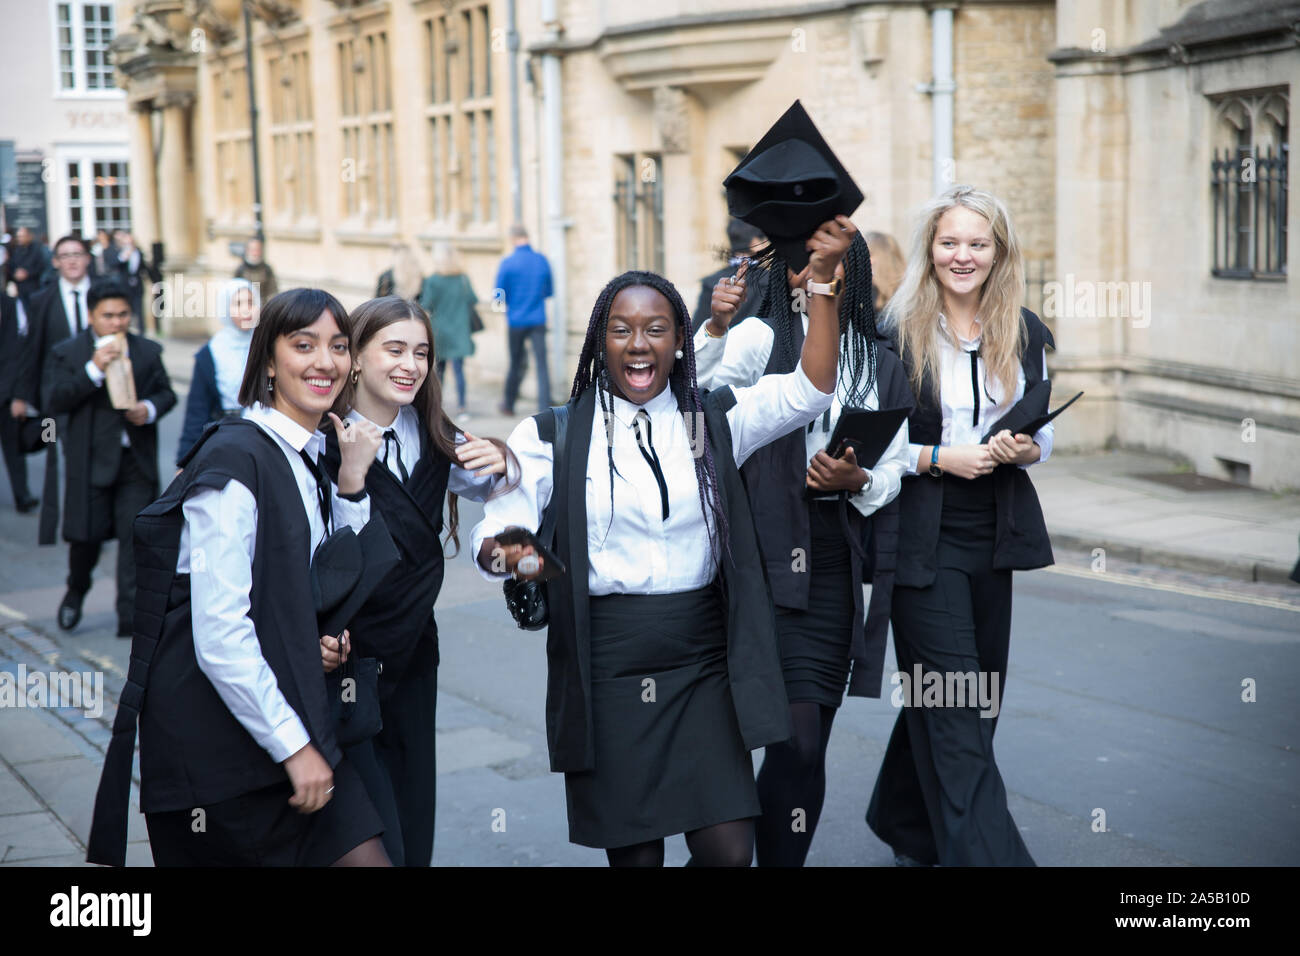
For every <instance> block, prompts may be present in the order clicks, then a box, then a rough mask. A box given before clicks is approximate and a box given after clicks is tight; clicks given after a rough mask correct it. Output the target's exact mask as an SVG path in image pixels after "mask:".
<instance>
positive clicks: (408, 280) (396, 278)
mask: <svg viewBox="0 0 1300 956" xmlns="http://www.w3.org/2000/svg"><path fill="white" fill-rule="evenodd" d="M423 281H424V277H423V276H422V275H420V262H419V260H418V259H416V258H415V253H414V252H412V251H411V247H410V246H408V245H407V244H406V243H404V242H398V243H394V244H393V294H394V295H399V296H401V297H402V298H403V299H414V298H415V297H416V296H418V295H419V294H420V284H421V283H422V282H423Z"/></svg>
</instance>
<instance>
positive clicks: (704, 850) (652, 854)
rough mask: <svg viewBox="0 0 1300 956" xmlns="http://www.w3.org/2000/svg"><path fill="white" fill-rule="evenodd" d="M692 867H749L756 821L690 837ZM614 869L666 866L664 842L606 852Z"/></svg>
mask: <svg viewBox="0 0 1300 956" xmlns="http://www.w3.org/2000/svg"><path fill="white" fill-rule="evenodd" d="M686 846H687V848H688V849H689V850H690V851H691V862H690V863H689V864H688V865H689V866H749V864H750V863H751V862H752V861H753V859H754V821H753V820H751V819H746V820H728V821H727V822H726V823H715V824H714V825H713V826H711V827H702V828H701V829H699V830H692V831H690V832H689V833H687V834H686ZM605 855H606V856H607V857H609V865H610V866H663V865H664V841H663V840H651V841H650V842H648V843H634V844H633V845H632V846H620V847H615V848H613V849H610V850H606V851H605Z"/></svg>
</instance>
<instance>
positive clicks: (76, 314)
mask: <svg viewBox="0 0 1300 956" xmlns="http://www.w3.org/2000/svg"><path fill="white" fill-rule="evenodd" d="M72 314H73V321H75V322H76V323H77V327H76V328H75V329H73V334H74V335H76V334H77V333H78V332H80V331H81V330H82V329H84V328H85V320H84V319H82V317H81V292H80V291H78V290H77V289H73V290H72Z"/></svg>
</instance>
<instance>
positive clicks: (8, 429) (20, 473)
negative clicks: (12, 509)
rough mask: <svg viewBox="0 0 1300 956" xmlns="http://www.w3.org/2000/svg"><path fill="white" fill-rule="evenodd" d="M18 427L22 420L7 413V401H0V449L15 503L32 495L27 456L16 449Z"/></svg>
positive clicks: (19, 502) (17, 503)
mask: <svg viewBox="0 0 1300 956" xmlns="http://www.w3.org/2000/svg"><path fill="white" fill-rule="evenodd" d="M20 427H22V421H20V420H19V419H17V418H14V417H13V416H12V415H10V414H9V403H8V402H4V403H0V450H3V452H4V459H5V470H6V471H8V472H9V487H10V489H12V490H13V493H14V504H15V505H19V504H22V502H24V501H26V500H27V499H28V498H30V497H31V496H32V493H31V490H30V489H29V488H28V487H27V456H26V455H24V454H23V453H22V452H21V451H20V450H19V449H18V430H19V428H20Z"/></svg>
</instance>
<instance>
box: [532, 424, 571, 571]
mask: <svg viewBox="0 0 1300 956" xmlns="http://www.w3.org/2000/svg"><path fill="white" fill-rule="evenodd" d="M533 421H535V422H536V423H537V437H538V438H540V439H541V440H542V441H544V442H550V443H551V500H550V502H548V503H547V505H546V508H545V510H544V511H543V512H542V526H541V528H539V529H538V531H537V540H538V541H540V542H542V544H544V545H546V546H547V547H548V548H549V547H551V546H552V545H553V544H554V542H555V524H556V522H557V521H558V520H559V517H560V508H559V506H558V505H557V503H556V498H557V497H558V496H559V495H560V494H562V493H563V489H564V487H565V484H564V478H565V471H564V466H565V463H566V462H565V444H566V439H567V437H568V433H569V406H568V405H556V406H555V407H553V408H548V409H546V411H544V412H538V413H537V414H536V415H534V416H533Z"/></svg>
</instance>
